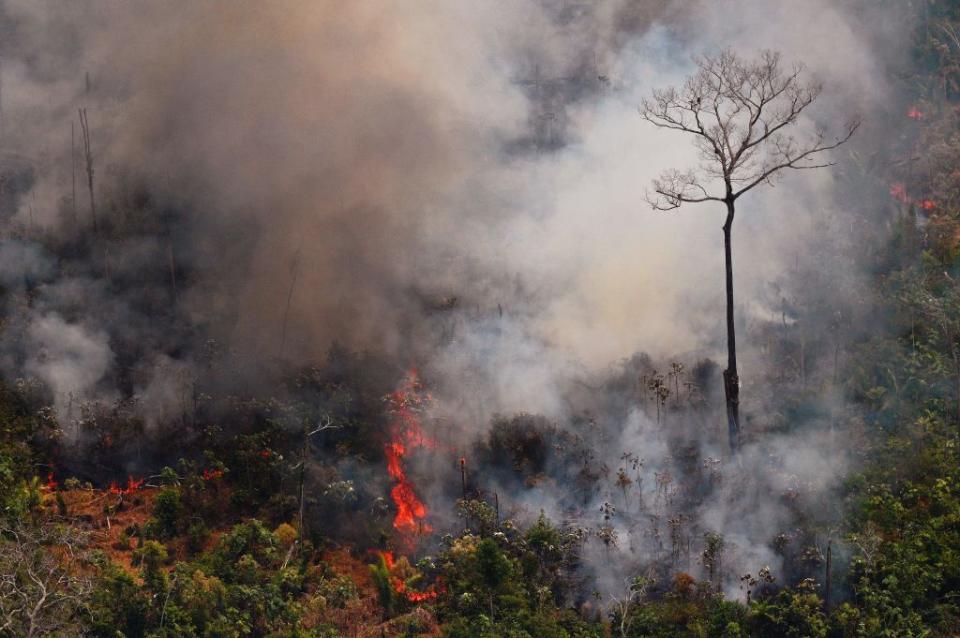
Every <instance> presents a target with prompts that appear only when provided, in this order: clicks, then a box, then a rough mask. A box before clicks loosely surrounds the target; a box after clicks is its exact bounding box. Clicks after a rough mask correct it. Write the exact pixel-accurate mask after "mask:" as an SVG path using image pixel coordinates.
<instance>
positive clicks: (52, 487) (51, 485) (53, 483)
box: [43, 471, 60, 492]
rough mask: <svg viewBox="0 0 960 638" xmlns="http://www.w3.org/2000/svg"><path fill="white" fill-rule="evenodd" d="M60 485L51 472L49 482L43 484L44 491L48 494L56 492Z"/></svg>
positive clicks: (48, 477)
mask: <svg viewBox="0 0 960 638" xmlns="http://www.w3.org/2000/svg"><path fill="white" fill-rule="evenodd" d="M59 485H60V484H59V483H57V479H55V478H54V477H53V472H52V471H51V472H50V473H48V474H47V482H46V483H44V484H43V489H45V490H47V491H48V492H54V491H56V489H57V487H58V486H59Z"/></svg>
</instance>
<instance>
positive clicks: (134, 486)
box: [110, 476, 145, 496]
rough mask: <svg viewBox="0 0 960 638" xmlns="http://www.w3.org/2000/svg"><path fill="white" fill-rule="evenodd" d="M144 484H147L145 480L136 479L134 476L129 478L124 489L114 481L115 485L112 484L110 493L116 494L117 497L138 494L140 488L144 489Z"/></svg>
mask: <svg viewBox="0 0 960 638" xmlns="http://www.w3.org/2000/svg"><path fill="white" fill-rule="evenodd" d="M144 483H145V480H144V479H135V478H133V477H132V476H128V477H127V485H126V487H122V486H120V485H119V484H117V482H116V481H114V482H113V483H111V484H110V493H111V494H116V495H117V496H126V495H128V494H133V493H134V492H138V491H139V490H140V488H142V487H143V484H144Z"/></svg>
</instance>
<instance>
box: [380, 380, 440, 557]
mask: <svg viewBox="0 0 960 638" xmlns="http://www.w3.org/2000/svg"><path fill="white" fill-rule="evenodd" d="M422 390H423V388H422V386H421V385H420V380H419V378H418V376H417V373H416V371H411V372H410V373H408V374H407V376H406V378H405V379H404V380H403V382H402V383H401V385H400V387H399V388H398V389H397V390H395V391H393V392H391V393H390V394H388V395H387V396H386V398H385V400H386V401H387V403H388V409H389V411H390V413H391V415H392V420H391V422H390V441H389V442H388V443H387V444H386V445H385V446H384V452H385V455H386V457H387V473H388V474H390V477H391V478H392V479H393V480H394V483H395V485H394V486H393V488H392V489H391V490H390V498H391V499H392V500H393V504H394V505H395V506H396V508H397V514H396V516H394V518H393V527H394V529H396V530H397V531H398V532H400V533H401V534H402V535H403V536H404V539H405V540H406V541H407V543H408V544H410V545H413V544H414V543H415V536H414V535H422V534H423V533H429V532H431V531H432V528H431V527H430V525H428V524H427V523H426V522H425V519H426V517H427V507H426V505H424V503H423V501H421V500H420V497H419V496H417V492H416V489H415V487H414V485H413V482H412V481H411V480H410V478H409V477H408V476H407V473H406V470H405V469H404V464H403V459H404V457H405V456H406V455H407V454H408V453H409V451H410V450H411V449H413V448H417V447H425V448H427V449H434V448H435V447H436V444H435V442H434V441H433V440H432V439H430V438H429V437H427V436H426V435H425V434H424V433H423V430H422V429H421V427H420V416H419V411H420V410H421V409H423V407H424V405H425V403H427V402H428V401H429V398H430V397H429V395H424V394H423V392H422ZM385 558H386V557H385ZM390 560H391V561H392V560H393V559H392V556H391V557H390Z"/></svg>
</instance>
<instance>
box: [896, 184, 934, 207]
mask: <svg viewBox="0 0 960 638" xmlns="http://www.w3.org/2000/svg"><path fill="white" fill-rule="evenodd" d="M890 197H892V198H894V199H895V200H897V201H898V202H900V203H901V204H909V203H910V202H913V203H915V204H916V205H917V206H918V207H919V208H920V209H921V210H933V209H935V208H936V207H937V202H936V201H935V200H932V199H929V198H927V199H918V200H914V199H912V198H911V197H910V195H908V194H907V187H906V186H904V185H903V183H902V182H896V183H894V184H891V185H890Z"/></svg>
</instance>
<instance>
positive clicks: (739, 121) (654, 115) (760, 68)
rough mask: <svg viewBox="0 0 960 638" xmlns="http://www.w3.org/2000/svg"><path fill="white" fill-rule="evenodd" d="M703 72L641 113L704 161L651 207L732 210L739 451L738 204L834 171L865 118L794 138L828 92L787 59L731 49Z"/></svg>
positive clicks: (729, 399) (731, 393)
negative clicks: (782, 179) (763, 189)
mask: <svg viewBox="0 0 960 638" xmlns="http://www.w3.org/2000/svg"><path fill="white" fill-rule="evenodd" d="M695 62H696V64H697V71H696V72H695V73H694V74H693V75H691V76H690V77H689V78H687V80H686V82H685V83H684V85H683V86H682V87H680V88H674V87H671V88H667V89H662V90H655V91H653V94H652V96H651V97H650V98H648V99H646V100H644V101H643V103H642V104H641V106H640V109H639V110H640V115H641V116H642V117H643V119H645V120H647V121H648V122H650V123H651V124H653V125H655V126H657V127H659V128H666V129H673V130H676V131H681V132H683V133H688V134H690V135H692V136H693V140H694V144H695V146H696V148H697V150H698V151H699V152H700V159H701V162H700V164H699V166H697V167H696V168H691V169H688V170H686V171H680V170H675V169H674V170H668V171H665V172H664V173H662V174H661V176H660V178H659V179H656V180H654V182H653V192H652V193H649V194H648V196H647V200H648V202H649V203H650V205H651V206H652V207H653V208H654V209H656V210H673V209H675V208H679V207H680V206H681V205H683V204H697V203H701V202H718V203H721V204H723V205H724V206H725V207H726V211H727V216H726V221H725V222H724V224H723V245H724V255H725V258H726V259H725V260H726V288H727V317H726V320H727V369H726V370H724V372H723V388H724V395H725V397H726V407H727V425H728V430H729V436H730V448H731V450H732V451H733V452H736V451H737V449H738V448H739V445H740V377H739V373H738V372H737V341H736V331H735V329H734V314H733V259H732V254H731V248H730V239H731V231H732V229H733V218H734V215H735V213H736V202H737V200H738V199H739V198H740V196H741V195H743V194H744V193H746V192H748V191H750V190H752V189H753V188H755V187H757V186H759V185H761V184H772V183H773V181H774V180H775V179H776V178H777V177H778V175H779V174H780V173H782V172H783V171H784V170H786V169H814V168H824V167H826V166H832V165H833V162H832V161H830V160H829V159H828V158H826V157H824V155H823V154H824V153H826V152H827V151H830V150H832V149H835V148H837V147H838V146H840V145H841V144H843V143H844V142H846V141H847V140H849V139H850V137H851V136H852V135H853V134H854V133H855V132H856V130H857V128H859V126H860V120H859V118H853V119H851V120H850V121H849V122H847V123H846V124H845V125H844V126H843V128H842V130H840V132H839V134H837V135H835V136H828V135H827V132H826V131H825V130H824V129H823V128H820V127H814V128H813V130H809V131H805V132H804V134H803V135H799V136H797V135H794V134H793V132H792V131H793V130H794V128H795V125H797V124H798V123H800V120H801V114H802V113H803V111H804V110H805V109H806V108H807V107H808V106H810V105H811V104H813V102H814V101H815V100H816V99H817V98H818V97H819V96H820V92H821V89H822V85H821V84H820V83H818V82H815V81H811V80H806V79H804V78H803V75H804V67H803V65H801V64H795V65H793V66H792V67H790V68H784V66H783V65H782V64H781V60H780V54H779V53H777V52H774V51H763V52H762V53H761V54H760V55H759V57H758V58H757V59H755V60H746V59H743V58H741V57H739V56H738V55H737V54H736V53H734V52H733V51H732V50H729V49H728V50H725V51H723V52H721V53H719V54H718V55H713V56H710V55H706V56H702V57H699V58H696V59H695Z"/></svg>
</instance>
